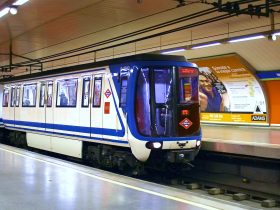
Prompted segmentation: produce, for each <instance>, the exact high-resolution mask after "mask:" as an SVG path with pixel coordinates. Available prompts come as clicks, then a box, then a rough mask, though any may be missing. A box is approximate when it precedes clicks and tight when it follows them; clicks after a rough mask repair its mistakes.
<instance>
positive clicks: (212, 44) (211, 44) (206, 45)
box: [192, 42, 221, 49]
mask: <svg viewBox="0 0 280 210" xmlns="http://www.w3.org/2000/svg"><path fill="white" fill-rule="evenodd" d="M220 44H221V43H220V42H214V43H210V44H203V45H198V46H195V47H192V49H199V48H204V47H212V46H217V45H220Z"/></svg>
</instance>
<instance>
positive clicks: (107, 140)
mask: <svg viewBox="0 0 280 210" xmlns="http://www.w3.org/2000/svg"><path fill="white" fill-rule="evenodd" d="M5 127H7V128H11V129H19V130H25V131H34V132H38V133H48V134H57V135H62V136H69V137H77V138H82V139H90V140H97V141H105V142H113V143H119V144H128V142H127V141H120V140H113V139H104V138H97V137H86V136H80V135H73V134H66V133H59V132H51V131H42V130H36V129H30V128H22V127H17V126H5Z"/></svg>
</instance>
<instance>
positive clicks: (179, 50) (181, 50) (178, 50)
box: [161, 48, 186, 55]
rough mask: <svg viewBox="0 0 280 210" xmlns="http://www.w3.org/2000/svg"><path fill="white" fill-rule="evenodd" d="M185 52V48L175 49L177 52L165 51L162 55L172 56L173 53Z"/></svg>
mask: <svg viewBox="0 0 280 210" xmlns="http://www.w3.org/2000/svg"><path fill="white" fill-rule="evenodd" d="M183 51H186V49H184V48H179V49H175V50H169V51H164V52H161V54H164V55H166V54H171V53H176V52H183Z"/></svg>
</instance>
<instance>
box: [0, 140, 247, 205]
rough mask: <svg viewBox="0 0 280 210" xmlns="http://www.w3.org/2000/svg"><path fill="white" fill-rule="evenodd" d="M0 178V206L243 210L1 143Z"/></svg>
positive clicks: (211, 199) (230, 203) (221, 202)
mask: <svg viewBox="0 0 280 210" xmlns="http://www.w3.org/2000/svg"><path fill="white" fill-rule="evenodd" d="M0 183H1V187H0V209H1V210H2V209H3V210H17V209H20V210H35V209H36V210H56V209H59V210H60V209H61V210H62V209H63V210H64V209H67V210H72V209H73V210H74V209H75V210H76V209H77V210H78V209H79V210H87V209H93V210H99V209H102V210H103V209H104V210H105V209H106V210H107V209H110V210H111V209H112V210H120V209H125V210H134V209H137V210H138V209H139V210H153V209H156V210H165V209H166V210H172V209H178V210H180V209H227V210H228V209H244V208H242V205H239V204H235V203H232V202H229V201H222V200H219V199H217V198H209V197H208V196H205V195H199V194H196V193H193V192H188V191H185V190H180V189H175V188H171V187H166V186H161V185H158V184H154V183H149V182H146V181H140V180H137V179H133V178H128V177H125V176H120V175H117V174H113V173H109V172H105V171H102V170H98V169H94V168H91V167H87V166H82V165H79V164H75V163H72V162H68V161H64V160H59V159H56V158H52V157H47V156H44V155H41V154H37V153H33V152H29V151H25V150H21V149H18V148H14V147H10V146H6V145H2V144H0Z"/></svg>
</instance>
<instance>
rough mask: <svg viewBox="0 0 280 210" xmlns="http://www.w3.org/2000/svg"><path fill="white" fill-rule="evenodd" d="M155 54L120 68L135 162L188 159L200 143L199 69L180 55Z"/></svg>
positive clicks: (181, 160)
mask: <svg viewBox="0 0 280 210" xmlns="http://www.w3.org/2000/svg"><path fill="white" fill-rule="evenodd" d="M159 58H161V59H158V60H154V61H142V62H140V61H138V62H136V63H135V65H134V66H132V65H131V66H126V67H125V68H122V70H123V72H121V75H125V76H121V78H126V79H127V86H128V87H129V88H128V89H127V106H126V107H125V109H124V111H125V112H127V120H128V129H129V132H128V141H129V144H130V147H131V150H132V153H133V154H134V156H135V157H136V158H137V159H138V160H141V161H146V160H147V159H148V158H149V157H150V159H153V158H156V159H158V160H161V161H163V159H162V158H164V159H165V160H167V161H168V162H171V163H176V162H189V161H191V160H193V159H194V157H195V156H196V154H197V153H198V151H199V148H200V143H201V129H200V118H199V117H200V116H199V100H198V69H197V67H196V65H195V64H192V63H189V62H186V60H185V58H184V57H181V56H163V57H159ZM128 69H129V71H128ZM128 78H129V79H128ZM121 81H122V83H123V80H121ZM121 101H122V98H121Z"/></svg>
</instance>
